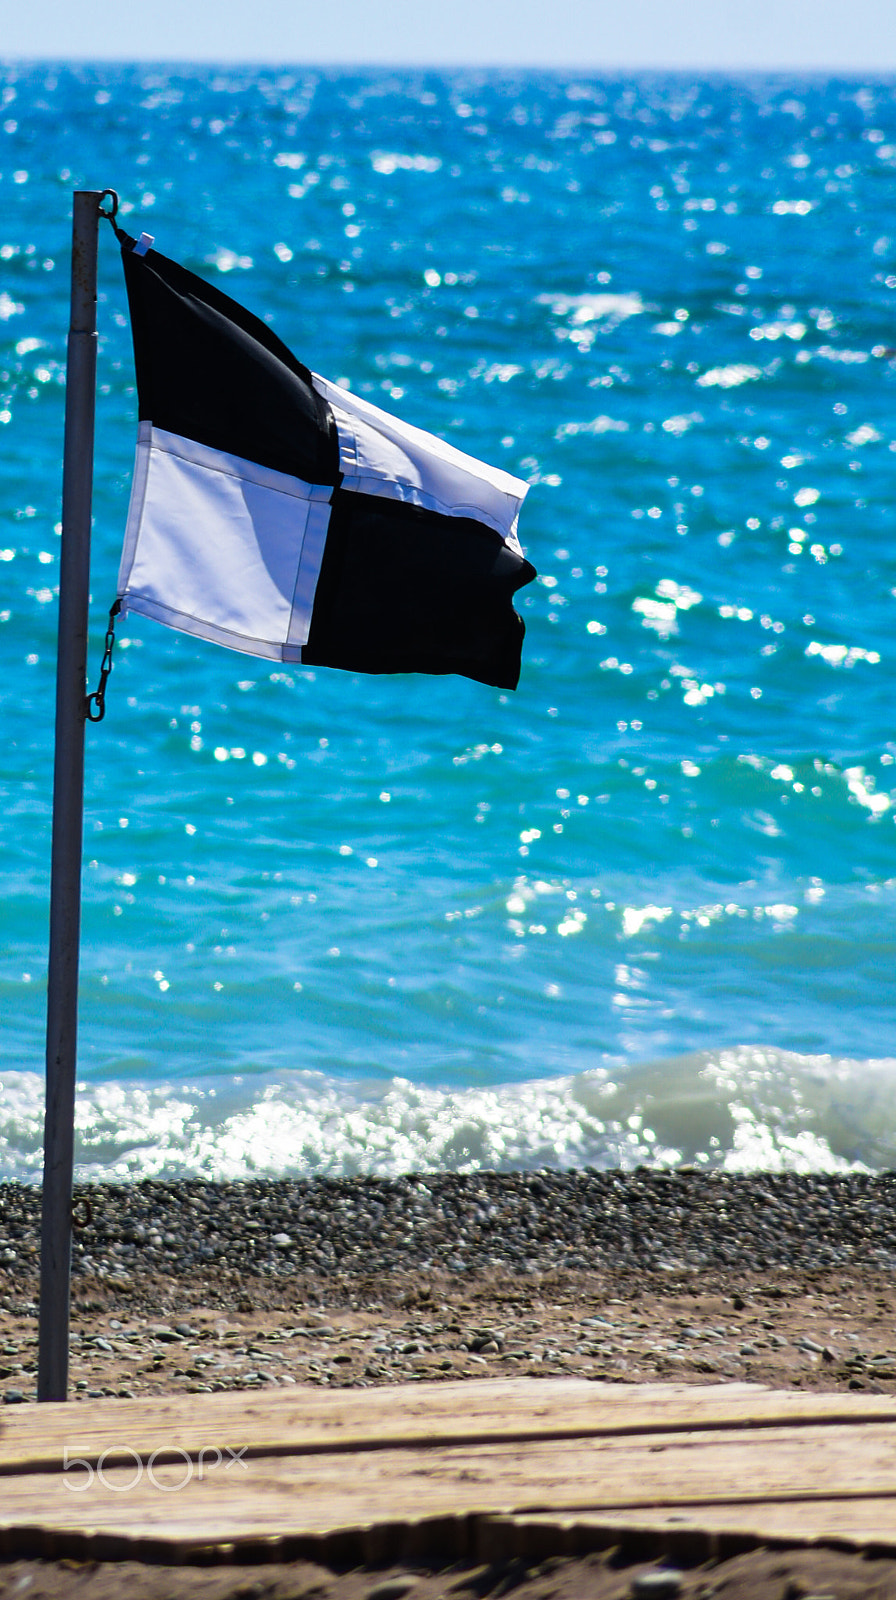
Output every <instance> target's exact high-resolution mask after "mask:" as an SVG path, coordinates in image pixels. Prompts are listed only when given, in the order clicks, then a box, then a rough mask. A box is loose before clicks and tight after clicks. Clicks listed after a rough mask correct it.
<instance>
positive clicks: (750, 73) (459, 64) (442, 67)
mask: <svg viewBox="0 0 896 1600" xmlns="http://www.w3.org/2000/svg"><path fill="white" fill-rule="evenodd" d="M75 65H77V66H94V65H95V66H97V67H104V66H105V67H110V66H116V67H138V66H142V67H155V68H172V67H181V68H190V67H211V68H225V67H259V68H262V69H263V70H266V71H270V72H300V71H309V70H314V71H321V72H344V73H352V72H489V73H513V72H526V73H543V74H545V75H551V74H560V73H562V74H564V75H567V74H570V75H577V76H589V75H592V74H602V75H606V76H617V75H621V74H631V73H644V74H649V75H655V76H663V77H677V76H684V75H690V74H694V73H701V74H703V75H705V76H708V77H729V78H747V77H750V78H752V77H779V76H780V77H783V76H798V77H803V78H829V79H830V78H833V79H851V78H865V77H873V78H874V79H875V81H877V82H881V81H885V80H888V79H896V63H894V64H893V66H891V67H887V68H884V69H881V68H880V66H871V65H868V66H852V65H851V66H848V67H844V66H837V67H834V66H821V65H815V66H798V65H796V64H794V63H791V64H787V63H784V64H780V63H779V64H777V65H774V66H771V65H768V64H766V65H760V64H754V65H744V64H743V63H741V64H738V65H733V64H730V63H729V64H725V63H717V64H715V65H709V64H708V63H705V62H704V63H699V62H695V63H691V64H685V63H677V64H675V65H668V64H667V65H662V64H657V63H652V64H651V63H647V62H637V63H636V62H618V61H617V62H596V61H595V62H591V63H588V64H585V65H583V64H582V63H581V62H580V61H579V62H562V61H554V62H550V63H548V64H547V65H545V64H544V63H539V62H536V61H503V62H502V61H411V60H407V61H400V60H399V61H386V60H382V61H380V60H374V61H336V60H330V59H324V58H321V59H319V60H318V59H309V60H304V61H273V60H271V59H270V58H268V57H265V56H223V57H222V56H150V55H146V56H144V55H132V56H126V55H117V54H110V55H97V54H96V53H95V52H90V53H85V54H83V55H73V54H66V55H59V56H50V55H7V54H6V53H0V67H2V68H8V67H16V66H29V67H39V66H46V67H57V68H58V67H66V66H75Z"/></svg>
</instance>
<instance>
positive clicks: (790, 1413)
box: [0, 1378, 896, 1473]
mask: <svg viewBox="0 0 896 1600" xmlns="http://www.w3.org/2000/svg"><path fill="white" fill-rule="evenodd" d="M887 1419H893V1420H896V1401H894V1400H893V1399H892V1398H891V1397H890V1396H885V1395H880V1396H877V1395H868V1396H866V1395H861V1396H859V1395H848V1394H795V1393H776V1392H774V1391H771V1390H762V1389H759V1388H757V1387H755V1386H753V1385H749V1384H718V1385H707V1386H705V1387H704V1386H699V1387H698V1386H689V1385H684V1384H674V1385H673V1384H669V1385H644V1386H637V1387H634V1386H633V1387H627V1386H624V1385H620V1384H609V1383H590V1382H588V1381H587V1380H581V1379H551V1380H542V1379H525V1378H519V1379H495V1380H488V1379H484V1380H478V1381H477V1382H476V1383H469V1382H468V1383H445V1384H422V1383H421V1384H414V1385H413V1386H410V1385H409V1386H408V1387H407V1388H397V1387H396V1388H388V1389H386V1388H382V1389H347V1390H340V1391H336V1392H329V1391H327V1390H322V1389H319V1388H316V1387H314V1388H312V1387H307V1388H301V1387H292V1386H291V1387H290V1388H288V1389H282V1390H277V1391H273V1392H265V1393H261V1394H259V1393H254V1392H253V1393H250V1392H245V1391H243V1392H241V1393H239V1394H234V1393H230V1394H209V1395H201V1396H199V1395H177V1396H172V1397H166V1398H164V1399H157V1398H151V1399H144V1400H113V1399H103V1400H98V1401H87V1402H83V1403H81V1402H79V1403H78V1404H72V1403H68V1404H65V1405H61V1404H55V1405H54V1404H50V1405H42V1406H39V1407H32V1406H21V1407H16V1408H11V1407H5V1408H4V1409H3V1412H2V1413H0V1473H8V1472H21V1471H28V1470H31V1471H37V1470H41V1469H45V1470H57V1469H58V1466H59V1464H60V1462H61V1460H62V1457H63V1452H64V1451H65V1449H66V1448H68V1449H69V1452H70V1453H72V1452H74V1453H75V1454H78V1455H80V1456H85V1457H87V1459H89V1460H91V1461H93V1462H94V1463H95V1462H96V1461H97V1460H98V1459H99V1457H100V1456H101V1455H102V1454H103V1453H104V1452H108V1451H110V1450H111V1451H114V1450H115V1449H116V1448H118V1449H119V1451H120V1455H121V1459H122V1460H123V1461H130V1460H132V1459H133V1452H134V1451H136V1452H137V1453H138V1454H139V1456H140V1457H141V1459H143V1460H144V1461H146V1460H148V1459H149V1457H150V1456H151V1455H153V1453H154V1452H158V1451H163V1450H165V1449H166V1448H169V1449H173V1450H174V1451H175V1452H176V1453H179V1452H182V1451H184V1450H186V1451H187V1452H188V1453H189V1454H190V1455H192V1456H194V1457H195V1456H197V1455H198V1454H199V1452H200V1451H201V1450H202V1449H203V1448H204V1447H215V1446H217V1447H218V1448H220V1449H223V1448H224V1447H225V1446H227V1445H229V1446H231V1447H233V1448H243V1447H245V1448H246V1449H247V1451H248V1452H249V1453H250V1454H255V1453H260V1454H287V1453H289V1454H292V1453H295V1454H299V1453H304V1452H326V1451H337V1450H353V1451H357V1450H362V1449H378V1450H379V1449H390V1448H398V1447H402V1446H413V1445H420V1444H424V1443H426V1444H432V1445H441V1444H449V1443H452V1442H453V1443H461V1442H464V1443H469V1444H476V1443H484V1442H486V1441H488V1440H496V1441H497V1440H501V1439H505V1440H524V1439H537V1438H541V1439H555V1440H563V1439H572V1438H586V1437H591V1436H612V1435H616V1436H620V1437H623V1436H627V1435H637V1434H639V1433H648V1432H650V1433H654V1432H662V1431H666V1430H669V1431H679V1430H682V1429H689V1430H702V1429H706V1430H717V1429H720V1428H728V1427H732V1426H739V1427H743V1428H745V1429H764V1428H768V1427H775V1426H780V1425H782V1424H787V1425H790V1426H804V1427H813V1426H817V1425H819V1424H822V1423H825V1424H835V1423H838V1424H844V1425H848V1424H851V1425H858V1424H860V1423H866V1422H874V1421H883V1420H887ZM178 1458H179V1457H178ZM111 1459H114V1458H112V1457H107V1460H111Z"/></svg>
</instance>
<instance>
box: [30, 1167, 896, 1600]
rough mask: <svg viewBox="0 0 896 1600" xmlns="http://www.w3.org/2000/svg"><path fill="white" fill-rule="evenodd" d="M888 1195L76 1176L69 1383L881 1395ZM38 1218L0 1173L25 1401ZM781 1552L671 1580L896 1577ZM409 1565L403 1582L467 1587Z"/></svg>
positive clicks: (290, 1575) (84, 1391)
mask: <svg viewBox="0 0 896 1600" xmlns="http://www.w3.org/2000/svg"><path fill="white" fill-rule="evenodd" d="M894 1194H896V1180H894V1179H893V1177H891V1176H890V1175H882V1176H880V1177H864V1176H861V1177H857V1176H849V1177H812V1178H808V1177H794V1176H793V1175H775V1176H769V1175H765V1176H762V1177H730V1176H724V1175H719V1174H712V1173H707V1172H694V1171H690V1172H684V1173H680V1172H679V1173H659V1172H655V1171H647V1170H643V1169H642V1170H639V1171H636V1172H634V1173H630V1174H618V1173H604V1174H600V1173H551V1172H544V1173H534V1174H477V1175H474V1176H466V1177H458V1176H456V1175H452V1176H438V1177H433V1176H431V1175H430V1176H427V1177H426V1179H425V1180H424V1179H414V1178H410V1179H400V1180H393V1181H388V1182H387V1181H385V1180H382V1181H381V1180H372V1179H346V1180H339V1181H326V1180H319V1181H312V1182H308V1183H298V1182H256V1183H249V1184H239V1185H236V1184H235V1185H210V1184H203V1183H197V1182H189V1183H182V1184H161V1183H155V1182H147V1183H143V1184H139V1185H133V1186H119V1187H115V1186H109V1185H103V1186H95V1187H92V1188H81V1189H79V1190H78V1193H77V1197H76V1205H75V1216H76V1219H77V1222H78V1226H77V1229H76V1236H75V1251H74V1254H75V1272H74V1278H73V1302H72V1340H71V1349H72V1360H71V1382H72V1398H73V1399H74V1400H75V1401H77V1399H78V1397H91V1398H99V1397H101V1396H110V1397H111V1396H133V1397H137V1398H139V1397H143V1396H151V1395H153V1394H157V1395H161V1394H173V1393H184V1392H188V1393H195V1394H197V1395H201V1394H206V1393H217V1392H221V1391H225V1390H253V1391H257V1390H260V1389H265V1388H269V1387H275V1386H276V1387H279V1386H284V1385H315V1386H318V1387H320V1386H329V1387H350V1386H371V1385H384V1384H407V1383H414V1382H419V1381H421V1380H426V1381H430V1382H433V1381H439V1380H441V1379H446V1380H447V1379H455V1380H456V1379H458V1378H466V1379H469V1380H470V1381H476V1379H478V1378H483V1377H498V1376H501V1377H508V1376H515V1375H519V1376H524V1375H525V1376H530V1377H531V1376H539V1377H543V1378H544V1379H545V1380H546V1381H550V1379H551V1378H552V1377H553V1376H557V1375H563V1376H567V1377H569V1376H577V1377H585V1378H591V1379H598V1380H602V1381H604V1382H606V1381H612V1382H617V1383H619V1384H620V1385H621V1386H622V1385H630V1384H643V1383H649V1382H651V1381H663V1382H669V1381H670V1380H674V1381H677V1382H685V1383H694V1384H708V1383H719V1382H725V1381H737V1382H743V1381H748V1382H755V1383H758V1384H763V1385H767V1386H769V1387H772V1388H776V1389H793V1388H795V1387H796V1388H801V1389H804V1390H807V1389H816V1390H841V1391H865V1392H871V1393H875V1394H884V1393H896V1327H894V1312H896V1282H894V1273H896V1257H894V1255H893V1254H892V1251H891V1237H890V1227H891V1220H892V1199H893V1196H894ZM38 1226H39V1196H38V1193H37V1191H35V1190H34V1189H32V1188H29V1187H27V1186H19V1185H16V1184H5V1185H3V1186H2V1187H0V1396H2V1398H3V1400H4V1401H5V1403H6V1404H7V1405H16V1404H27V1403H29V1402H31V1401H33V1400H34V1396H35V1381H36V1357H37V1314H36V1313H37V1308H36V1303H35V1300H36V1294H37V1285H38V1259H39V1232H38ZM0 1421H2V1411H0ZM791 1559H792V1561H793V1562H794V1563H795V1566H794V1567H793V1571H792V1572H790V1575H789V1577H784V1578H782V1576H781V1573H782V1571H783V1568H782V1565H781V1563H782V1562H783V1561H785V1556H784V1555H782V1553H781V1552H778V1553H777V1555H776V1556H775V1561H776V1562H777V1566H775V1567H774V1574H775V1575H773V1576H772V1575H770V1573H771V1569H769V1570H765V1569H764V1568H762V1570H760V1569H761V1567H762V1561H766V1563H767V1562H768V1561H769V1560H771V1557H770V1555H769V1553H767V1552H766V1553H762V1552H752V1553H750V1554H749V1555H743V1556H739V1557H738V1558H737V1561H736V1562H735V1563H732V1562H726V1563H723V1564H722V1565H723V1566H724V1567H725V1568H726V1573H722V1571H721V1568H718V1569H717V1570H716V1572H715V1576H714V1577H713V1578H712V1581H711V1582H710V1579H709V1577H708V1576H707V1574H706V1573H705V1572H703V1571H702V1569H701V1571H699V1572H697V1571H696V1570H695V1571H694V1572H692V1573H689V1574H686V1575H685V1578H684V1579H683V1580H682V1581H683V1584H684V1587H683V1588H682V1591H681V1592H682V1593H683V1594H694V1595H699V1596H701V1597H706V1596H708V1595H710V1594H722V1593H725V1594H730V1595H731V1596H732V1597H735V1600H741V1597H744V1600H745V1597H746V1596H747V1595H748V1594H749V1595H752V1594H756V1595H760V1594H761V1595H763V1596H765V1595H769V1596H771V1595H774V1596H775V1600H779V1597H781V1596H783V1595H784V1594H785V1593H786V1594H789V1595H790V1596H791V1597H792V1600H793V1597H795V1596H798V1595H803V1594H805V1595H808V1594H811V1593H816V1592H824V1593H834V1592H836V1594H837V1595H838V1596H845V1595H855V1596H858V1595H866V1594H868V1595H870V1594H871V1593H872V1592H873V1593H874V1594H879V1595H884V1594H891V1593H892V1594H896V1562H890V1561H881V1562H872V1563H869V1562H868V1561H863V1560H862V1559H861V1558H859V1557H857V1556H853V1555H846V1554H843V1553H842V1552H841V1553H839V1554H835V1553H834V1552H829V1551H828V1552H818V1551H816V1552H806V1551H803V1552H792V1553H791V1555H788V1556H787V1557H786V1560H791ZM813 1562H814V1563H815V1564H816V1566H817V1564H818V1563H821V1566H822V1567H823V1568H824V1571H822V1570H821V1569H820V1568H819V1569H818V1570H815V1568H813V1567H812V1563H813ZM831 1562H839V1563H840V1564H841V1567H842V1571H840V1569H838V1572H839V1576H836V1577H835V1575H834V1573H833V1568H832V1567H831V1565H830V1564H831ZM737 1563H740V1565H739V1566H738V1565H737ZM807 1563H808V1564H809V1565H808V1567H807V1566H806V1564H807ZM825 1563H827V1565H825ZM643 1565H644V1564H643V1563H642V1566H643ZM773 1565H774V1564H773ZM802 1568H806V1572H805V1574H804V1576H803V1577H801V1576H800V1572H799V1571H798V1569H800V1570H802ZM872 1568H874V1569H875V1571H874V1572H873V1573H872V1570H871V1569H872ZM26 1569H27V1570H26ZM561 1569H562V1570H561ZM636 1569H637V1570H640V1569H638V1568H637V1562H635V1563H634V1564H633V1561H632V1558H631V1556H630V1555H629V1557H627V1558H626V1560H625V1561H624V1562H622V1564H621V1565H618V1564H617V1565H616V1566H614V1565H613V1563H612V1562H611V1561H608V1558H606V1557H603V1556H602V1557H600V1558H598V1557H589V1558H587V1560H582V1561H573V1562H567V1563H566V1564H565V1567H564V1564H563V1563H561V1564H560V1565H559V1566H557V1565H556V1564H555V1565H554V1566H553V1567H551V1568H550V1571H549V1572H542V1571H540V1570H539V1571H538V1572H535V1571H527V1572H525V1573H524V1572H519V1573H517V1574H516V1575H515V1577H514V1576H513V1575H512V1574H508V1573H503V1574H502V1573H498V1572H495V1573H491V1574H490V1573H484V1572H480V1573H479V1575H478V1577H476V1579H475V1582H474V1581H473V1579H471V1580H470V1587H471V1589H472V1591H473V1592H474V1593H477V1594H480V1595H485V1594H490V1593H495V1594H497V1593H506V1592H509V1589H510V1588H514V1589H515V1591H516V1592H518V1593H520V1595H521V1596H525V1597H527V1600H528V1597H531V1600H537V1597H538V1596H541V1595H544V1596H547V1595H548V1594H554V1595H564V1594H569V1595H573V1594H582V1595H584V1594H588V1595H591V1594H594V1595H595V1596H607V1597H608V1600H609V1597H610V1596H616V1595H619V1596H622V1595H627V1594H629V1593H631V1592H632V1588H631V1585H632V1581H633V1577H634V1576H637V1570H636ZM727 1569H731V1570H730V1571H728V1570H727ZM885 1569H886V1570H885ZM788 1570H789V1569H788ZM28 1573H31V1581H30V1582H29V1583H28V1584H25V1585H23V1587H22V1588H20V1589H14V1587H13V1585H14V1583H15V1582H18V1581H19V1580H20V1579H21V1578H22V1577H23V1576H27V1575H28ZM67 1573H68V1576H66V1574H67ZM404 1576H405V1577H407V1576H408V1574H404ZM412 1576H414V1577H415V1578H416V1580H417V1581H416V1583H415V1584H414V1585H413V1588H414V1593H415V1595H417V1596H419V1600H430V1597H433V1600H434V1597H435V1596H436V1595H445V1594H448V1593H449V1592H453V1589H452V1585H453V1586H454V1588H456V1590H457V1592H458V1593H460V1592H461V1590H462V1588H463V1582H464V1581H466V1580H465V1578H464V1574H463V1573H460V1572H457V1573H454V1575H453V1577H452V1578H451V1580H450V1582H449V1580H448V1579H447V1578H446V1577H444V1575H443V1576H442V1577H438V1575H435V1574H425V1573H421V1572H416V1573H415V1574H412ZM87 1577H88V1574H87V1573H86V1572H85V1571H83V1570H82V1571H80V1572H78V1573H75V1572H74V1571H73V1569H71V1564H69V1566H68V1567H66V1566H65V1564H60V1565H58V1570H57V1564H53V1563H47V1564H42V1565H40V1566H39V1567H36V1566H35V1564H33V1563H31V1564H28V1563H21V1562H17V1563H13V1564H12V1565H10V1566H7V1567H6V1568H3V1567H0V1596H5V1595H7V1594H9V1595H11V1594H12V1593H14V1592H15V1593H22V1592H24V1589H25V1588H27V1590H28V1592H29V1594H34V1595H38V1594H41V1595H42V1594H45V1593H46V1594H48V1595H49V1594H53V1595H56V1594H68V1593H75V1592H77V1593H78V1594H82V1593H84V1594H89V1595H90V1596H91V1597H92V1600H93V1597H96V1600H99V1597H100V1596H101V1595H104V1594H105V1593H106V1592H107V1589H106V1588H104V1587H103V1585H104V1584H106V1583H107V1582H108V1581H110V1572H109V1571H108V1570H107V1569H102V1568H97V1569H96V1570H95V1571H94V1572H93V1575H92V1578H91V1586H90V1587H85V1585H86V1582H87ZM120 1577H121V1575H120V1574H119V1581H120ZM391 1577H392V1578H395V1579H396V1581H397V1576H396V1574H394V1573H393V1574H391ZM467 1577H469V1574H467ZM75 1578H77V1584H78V1587H77V1588H75V1587H73V1584H74V1582H75ZM511 1578H512V1581H511ZM872 1578H873V1584H872ZM376 1579H377V1575H375V1574H369V1573H366V1574H361V1575H359V1574H353V1575H346V1574H332V1573H330V1574H326V1573H323V1571H322V1570H321V1569H314V1570H313V1571H312V1570H309V1571H303V1572H302V1573H300V1572H299V1571H298V1569H292V1568H291V1569H289V1570H288V1571H287V1570H286V1569H277V1570H275V1569H274V1568H273V1567H271V1568H268V1569H264V1570H262V1571H261V1572H260V1574H259V1573H254V1574H252V1575H250V1573H249V1572H248V1571H247V1570H245V1569H240V1570H239V1572H231V1573H230V1574H229V1575H228V1574H227V1573H225V1572H224V1571H223V1570H222V1571H217V1572H215V1573H212V1572H210V1571H208V1572H193V1573H185V1574H184V1575H183V1577H182V1578H178V1580H177V1582H176V1584H174V1585H173V1586H172V1574H171V1573H169V1574H168V1576H167V1578H165V1577H163V1576H162V1574H161V1569H160V1570H159V1571H155V1570H154V1569H151V1568H139V1569H136V1576H135V1578H134V1581H133V1582H131V1579H130V1578H129V1579H128V1586H129V1587H130V1588H131V1589H132V1591H133V1593H134V1594H135V1595H136V1594H140V1595H142V1594H146V1595H147V1596H150V1595H152V1596H158V1595H161V1594H162V1593H165V1594H169V1593H170V1594H175V1593H176V1594H185V1595H186V1594H191V1595H192V1594H194V1593H195V1594H197V1595H199V1594H202V1595H206V1594H208V1595H209V1596H214V1597H216V1600H217V1597H218V1596H224V1595H231V1594H234V1595H235V1594H240V1595H249V1594H252V1595H271V1596H286V1595H296V1596H297V1595H299V1594H306V1593H311V1592H314V1593H316V1594H319V1595H329V1594H332V1595H334V1596H336V1595H339V1596H342V1595H345V1596H347V1597H348V1596H352V1597H353V1596H355V1595H358V1596H360V1595H370V1594H372V1593H373V1592H374V1591H375V1588H376ZM379 1579H380V1580H381V1581H385V1579H384V1578H383V1575H382V1574H381V1575H379ZM166 1583H167V1584H168V1587H167V1588H166V1587H165V1584H166ZM788 1583H790V1584H791V1587H790V1588H789V1589H788V1587H787V1585H788ZM153 1584H161V1587H158V1586H157V1587H153ZM228 1584H230V1585H231V1586H230V1587H227V1585H228ZM807 1584H808V1587H807V1586H806V1585H807ZM881 1584H883V1585H884V1586H883V1587H881V1586H880V1585H881ZM222 1585H223V1587H222ZM253 1585H254V1587H253ZM278 1585H279V1587H278ZM303 1585H304V1587H303ZM108 1592H109V1593H111V1592H112V1591H111V1590H109V1591H108ZM403 1592H407V1593H410V1588H409V1589H408V1590H407V1591H403ZM398 1593H399V1591H398V1590H397V1589H393V1590H392V1591H390V1594H391V1595H392V1597H393V1600H398ZM380 1600H387V1597H386V1595H385V1591H384V1593H383V1595H382V1596H381V1597H380Z"/></svg>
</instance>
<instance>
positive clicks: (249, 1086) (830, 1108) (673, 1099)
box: [0, 1046, 896, 1182]
mask: <svg viewBox="0 0 896 1600" xmlns="http://www.w3.org/2000/svg"><path fill="white" fill-rule="evenodd" d="M894 1088H896V1061H893V1060H877V1061H858V1060H846V1059H838V1058H835V1057H832V1056H809V1055H798V1054H795V1053H794V1052H790V1051H785V1050H777V1049H757V1048H755V1047H752V1046H751V1047H748V1046H740V1047H736V1048H732V1049H728V1050H720V1051H703V1052H699V1053H694V1054H692V1055H687V1056H680V1057H677V1058H673V1059H667V1060H661V1061H656V1062H646V1063H643V1064H641V1065H638V1066H636V1067H620V1068H619V1069H618V1070H616V1071H614V1070H613V1069H612V1068H601V1069H599V1070H596V1071H590V1072H585V1073H581V1074H577V1075H571V1076H566V1077H557V1078H551V1079H536V1080H533V1081H530V1082H528V1083H521V1084H503V1085H498V1086H496V1087H491V1088H486V1087H475V1088H463V1089H439V1088H432V1087H428V1086H424V1085H421V1084H414V1083H410V1082H408V1081H407V1080H406V1079H402V1078H393V1079H391V1080H390V1081H389V1082H387V1083H386V1084H377V1085H373V1084H365V1083H363V1082H358V1083H355V1084H349V1083H343V1082H339V1081H336V1080H333V1079H329V1078H327V1077H326V1076H325V1075H323V1074H321V1073H313V1072H294V1073H287V1074H279V1075H277V1077H276V1078H272V1077H270V1076H267V1077H259V1076H249V1075H244V1076H237V1077H235V1078H233V1079H232V1080H223V1079H216V1080H214V1081H212V1082H209V1081H204V1080H199V1081H197V1082H195V1083H192V1084H191V1083H179V1084H174V1083H169V1084H148V1083H143V1084H134V1083H88V1084H84V1085H82V1086H81V1087H80V1089H79V1091H78V1097H77V1113H76V1126H77V1140H76V1175H77V1177H78V1178H79V1179H80V1180H83V1181H87V1180H99V1179H104V1180H106V1181H134V1180H138V1179H140V1178H148V1177H165V1178H178V1177H204V1178H211V1179H220V1180H231V1181H232V1180H237V1179H240V1178H249V1177H256V1176H264V1177H304V1176H342V1175H354V1174H359V1173H370V1174H378V1175H381V1176H396V1175H398V1174H400V1173H407V1172H434V1171H449V1172H475V1171H480V1170H497V1171H509V1170H530V1171H531V1170H534V1169H537V1168H541V1167H556V1168H581V1167H586V1166H592V1167H596V1168H600V1169H607V1168H614V1167H618V1168H622V1169H631V1168H633V1167H635V1166H639V1165H646V1166H653V1167H667V1166H683V1165H697V1166H703V1167H718V1168H721V1169H723V1170H725V1171H728V1172H763V1171H767V1172H781V1171H792V1172H846V1171H879V1170H883V1169H885V1168H887V1167H891V1166H893V1164H894V1158H896V1134H894V1132H893V1121H892V1115H891V1111H892V1103H893V1093H894ZM42 1104H43V1086H42V1082H41V1080H40V1078H39V1076H38V1074H36V1073H25V1072H5V1073H3V1074H2V1075H0V1177H3V1178H5V1179H19V1180H24V1181H32V1182H35V1181H38V1180H39V1178H40V1170H41V1151H40V1141H41V1127H42Z"/></svg>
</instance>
